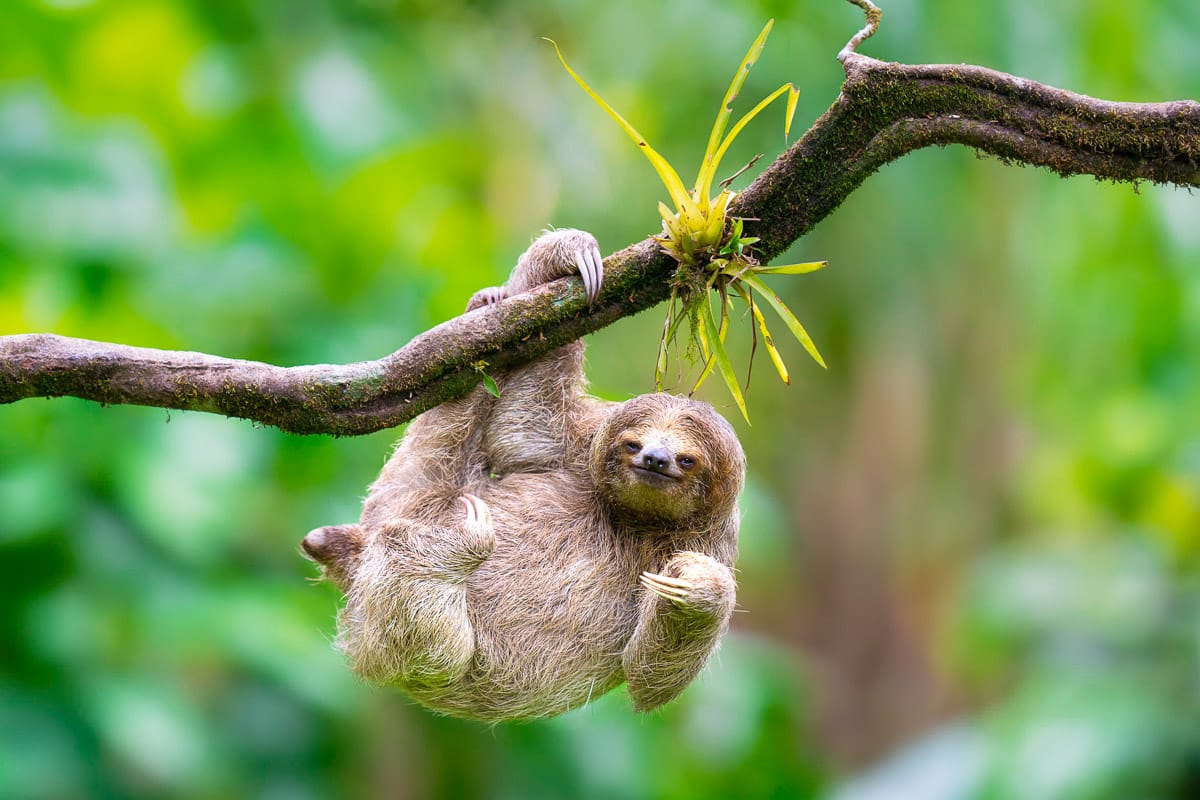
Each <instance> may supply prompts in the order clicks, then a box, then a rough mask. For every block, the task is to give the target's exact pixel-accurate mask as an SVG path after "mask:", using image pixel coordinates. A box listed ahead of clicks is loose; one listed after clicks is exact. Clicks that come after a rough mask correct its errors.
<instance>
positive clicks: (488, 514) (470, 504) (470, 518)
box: [458, 494, 492, 525]
mask: <svg viewBox="0 0 1200 800" xmlns="http://www.w3.org/2000/svg"><path fill="white" fill-rule="evenodd" d="M458 499H459V500H461V501H462V503H463V505H464V506H466V509H467V524H468V525H491V524H492V510H491V509H490V508H488V504H487V503H485V502H483V501H482V500H480V499H479V498H478V497H476V496H475V495H473V494H464V495H463V496H462V497H460V498H458Z"/></svg>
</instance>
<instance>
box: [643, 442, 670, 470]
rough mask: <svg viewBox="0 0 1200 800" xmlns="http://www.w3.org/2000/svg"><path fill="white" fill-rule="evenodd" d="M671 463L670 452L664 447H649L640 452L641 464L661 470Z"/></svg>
mask: <svg viewBox="0 0 1200 800" xmlns="http://www.w3.org/2000/svg"><path fill="white" fill-rule="evenodd" d="M670 463H671V452H670V451H669V450H667V449H666V448H665V447H651V448H649V449H648V450H646V451H644V452H643V453H642V466H643V467H645V468H646V469H652V470H656V471H658V472H662V471H663V470H665V469H666V468H667V465H668V464H670Z"/></svg>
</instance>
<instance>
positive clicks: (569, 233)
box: [468, 229, 604, 475]
mask: <svg viewBox="0 0 1200 800" xmlns="http://www.w3.org/2000/svg"><path fill="white" fill-rule="evenodd" d="M603 271H604V269H603V261H602V259H601V256H600V248H599V245H598V244H597V243H596V239H595V237H593V236H592V235H591V234H590V233H586V232H584V231H579V230H571V229H566V230H559V231H551V232H549V233H546V234H543V235H542V236H541V237H539V238H538V240H537V241H535V242H534V243H533V244H532V245H531V246H530V248H529V249H528V250H527V251H526V252H525V253H524V254H523V255H522V256H521V258H520V259H519V260H518V261H517V266H516V267H515V268H514V269H513V273H512V275H511V276H510V277H509V279H508V282H507V283H506V284H505V285H504V286H503V287H496V288H493V289H484V290H483V291H481V292H479V293H478V294H476V295H475V297H474V298H473V299H472V301H471V304H470V305H469V306H468V308H474V307H477V306H478V305H483V304H488V303H495V302H499V301H500V300H502V299H504V298H505V297H509V296H511V295H514V294H519V293H521V292H525V291H528V290H529V289H532V288H534V287H536V286H540V285H542V284H544V283H549V282H550V281H553V280H557V279H558V278H562V277H565V276H569V275H580V276H581V278H582V279H583V285H584V292H585V294H586V296H587V299H588V302H589V303H590V302H592V301H594V300H595V298H596V296H597V294H598V293H599V291H600V283H601V281H602V280H603ZM493 377H495V379H496V384H497V387H498V388H499V390H500V397H499V398H498V399H496V400H495V401H494V402H493V404H492V406H491V408H490V412H489V414H488V416H487V419H486V421H485V422H484V424H483V428H484V432H483V449H484V455H485V459H486V461H487V469H488V471H489V472H490V473H494V474H501V475H502V474H506V473H511V472H539V471H545V470H553V469H558V468H560V467H562V466H563V465H564V464H565V463H566V462H567V461H568V460H574V459H577V456H578V454H579V452H581V449H582V448H585V447H586V445H585V443H584V442H585V440H586V438H587V434H588V431H590V430H593V429H594V428H595V420H596V418H595V413H596V411H597V410H598V409H599V408H600V407H601V405H602V404H600V403H598V402H597V401H594V400H592V399H590V398H587V397H586V393H585V391H584V389H585V386H586V381H585V380H584V377H583V342H582V341H575V342H571V343H570V344H567V345H564V346H563V347H560V348H558V349H557V350H553V351H551V352H549V353H547V354H546V355H544V356H542V357H541V358H539V359H537V360H535V361H533V362H531V363H529V364H526V365H524V366H522V367H518V368H516V369H513V370H510V371H508V372H503V373H500V374H497V375H495V376H493Z"/></svg>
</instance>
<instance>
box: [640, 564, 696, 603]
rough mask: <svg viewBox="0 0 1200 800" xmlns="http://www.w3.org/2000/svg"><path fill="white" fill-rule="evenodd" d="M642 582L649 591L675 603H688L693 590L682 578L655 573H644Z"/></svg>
mask: <svg viewBox="0 0 1200 800" xmlns="http://www.w3.org/2000/svg"><path fill="white" fill-rule="evenodd" d="M640 580H641V584H642V586H644V587H646V589H647V590H648V591H651V592H654V594H656V595H658V596H659V597H661V598H663V599H664V600H670V601H671V602H673V603H680V604H683V603H686V602H687V600H688V594H689V592H690V591H691V588H692V584H691V583H690V582H689V581H685V580H683V579H682V578H670V577H667V576H666V575H658V574H655V573H653V572H643V573H642V575H641V579H640Z"/></svg>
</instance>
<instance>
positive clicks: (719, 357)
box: [700, 298, 750, 424]
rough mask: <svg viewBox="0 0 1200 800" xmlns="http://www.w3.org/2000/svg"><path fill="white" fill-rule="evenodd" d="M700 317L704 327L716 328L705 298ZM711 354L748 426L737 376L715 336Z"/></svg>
mask: <svg viewBox="0 0 1200 800" xmlns="http://www.w3.org/2000/svg"><path fill="white" fill-rule="evenodd" d="M722 308H724V306H722ZM700 315H701V319H703V320H704V325H705V326H706V327H709V328H716V327H717V325H716V323H715V322H714V320H713V315H712V308H710V307H709V305H708V302H707V298H705V302H703V303H701V304H700ZM722 317H723V319H722V324H724V325H728V321H729V317H728V315H726V314H722ZM712 353H713V357H714V359H715V360H716V362H717V369H718V370H719V371H720V373H721V377H722V378H723V379H724V380H725V385H726V386H728V387H729V393H730V394H731V395H733V401H734V402H735V403H737V407H738V410H739V411H741V412H742V417H743V418H744V419H745V420H746V424H750V414H749V412H747V411H746V400H745V398H744V397H742V387H740V386H739V385H738V379H737V375H735V374H734V372H733V365H732V364H730V363H729V354H728V353H726V352H725V343H724V341H722V338H721V337H720V336H715V337H713V339H712Z"/></svg>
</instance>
